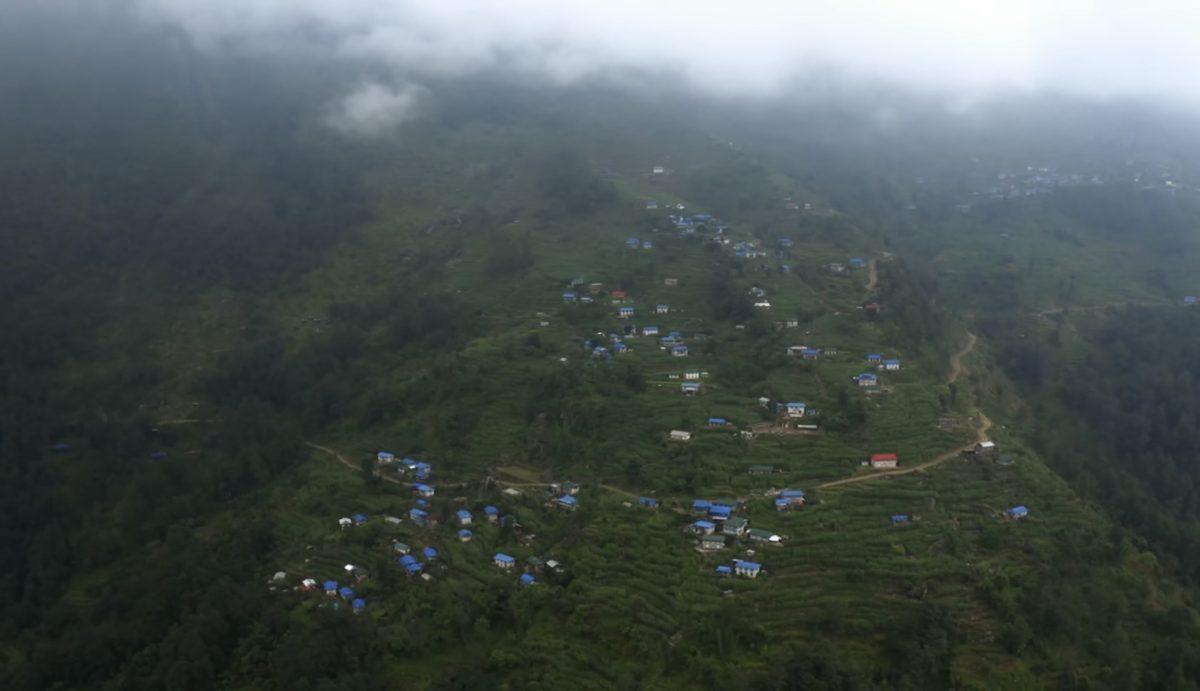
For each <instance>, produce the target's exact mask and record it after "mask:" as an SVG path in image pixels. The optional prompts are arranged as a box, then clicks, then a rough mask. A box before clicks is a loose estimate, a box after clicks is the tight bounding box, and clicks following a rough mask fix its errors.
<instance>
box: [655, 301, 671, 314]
mask: <svg viewBox="0 0 1200 691" xmlns="http://www.w3.org/2000/svg"><path fill="white" fill-rule="evenodd" d="M670 311H671V306H670V305H668V304H667V303H665V302H660V303H658V305H656V306H655V307H654V312H655V313H656V314H668V313H669V312H670Z"/></svg>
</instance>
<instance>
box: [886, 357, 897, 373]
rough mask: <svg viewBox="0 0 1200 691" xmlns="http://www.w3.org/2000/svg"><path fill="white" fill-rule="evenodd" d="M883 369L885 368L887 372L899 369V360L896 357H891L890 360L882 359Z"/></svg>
mask: <svg viewBox="0 0 1200 691" xmlns="http://www.w3.org/2000/svg"><path fill="white" fill-rule="evenodd" d="M883 369H885V370H887V371H889V372H898V371H900V360H899V359H897V358H892V359H890V360H884V361H883Z"/></svg>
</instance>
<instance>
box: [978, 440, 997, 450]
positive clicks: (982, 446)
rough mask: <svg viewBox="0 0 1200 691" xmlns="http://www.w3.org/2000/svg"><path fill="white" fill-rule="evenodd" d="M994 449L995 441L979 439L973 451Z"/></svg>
mask: <svg viewBox="0 0 1200 691" xmlns="http://www.w3.org/2000/svg"><path fill="white" fill-rule="evenodd" d="M995 451H996V442H994V441H981V442H979V443H978V444H976V445H975V453H993V452H995Z"/></svg>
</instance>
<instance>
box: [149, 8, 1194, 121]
mask: <svg viewBox="0 0 1200 691" xmlns="http://www.w3.org/2000/svg"><path fill="white" fill-rule="evenodd" d="M134 1H135V2H136V3H137V4H138V5H140V7H141V10H142V13H143V15H144V16H145V17H147V18H148V19H151V20H154V21H164V22H168V23H171V24H178V25H180V26H182V27H184V28H185V29H186V30H187V31H188V32H189V33H190V34H191V35H192V36H193V37H194V38H196V39H197V40H198V41H200V42H203V43H206V44H208V45H221V44H223V45H230V43H229V42H230V41H233V42H234V43H235V44H241V45H243V46H245V45H257V46H277V45H278V44H279V43H280V42H283V43H285V44H287V43H300V44H307V47H309V48H312V47H314V45H316V44H320V45H321V47H322V49H328V50H330V51H332V52H335V53H337V54H339V55H342V56H354V57H362V58H367V59H371V60H380V61H384V62H387V63H389V64H391V65H394V66H396V67H397V68H398V69H400V70H403V71H405V72H409V73H415V74H417V75H418V76H419V75H420V74H422V73H425V74H444V73H450V74H463V73H470V72H472V71H476V70H479V69H483V68H487V67H492V66H495V65H497V64H498V63H503V64H505V65H513V66H516V67H519V68H521V69H523V70H526V71H528V72H530V73H531V74H534V75H536V76H543V77H547V78H551V79H556V80H570V79H575V78H578V77H580V76H585V75H590V74H594V73H596V72H597V71H602V70H606V69H610V68H614V67H618V68H651V69H664V68H665V69H671V70H678V71H679V72H680V73H681V74H682V75H684V76H685V78H686V79H687V80H688V81H689V82H690V83H692V84H694V85H697V86H700V87H704V88H710V89H717V90H721V91H726V92H738V91H745V90H751V91H759V90H764V89H771V88H773V87H776V86H778V85H780V84H781V83H782V82H784V81H786V80H787V79H788V78H789V77H791V76H793V75H794V74H796V73H797V72H804V71H806V70H810V69H812V68H824V67H826V66H837V67H839V68H841V69H843V70H846V71H847V72H849V73H862V74H865V75H869V76H873V77H884V78H889V79H896V80H900V81H904V82H914V83H918V84H921V85H924V86H933V87H951V88H954V89H986V88H990V87H1019V88H1051V89H1058V90H1064V91H1069V92H1074V93H1079V94H1084V95H1100V96H1106V95H1120V96H1130V95H1132V96H1152V97H1158V96H1173V97H1177V98H1180V99H1183V100H1187V101H1191V102H1200V2H1197V1H1196V0H1172V1H1166V0H1139V1H1138V2H1129V1H1128V0H1121V1H1120V2H1106V1H1098V2H1097V1H1093V2H1089V1H1086V0H1049V1H1047V0H906V1H897V2H881V1H876V0H814V1H805V0H779V1H762V0H759V1H756V0H743V1H741V2H728V1H722V2H705V1H704V0H686V1H684V0H659V1H657V2H652V1H647V0H565V1H564V0H503V1H496V2H484V1H481V0H134Z"/></svg>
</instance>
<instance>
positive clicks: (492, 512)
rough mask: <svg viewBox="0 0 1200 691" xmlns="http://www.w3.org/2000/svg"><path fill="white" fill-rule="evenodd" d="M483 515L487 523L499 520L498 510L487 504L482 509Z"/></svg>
mask: <svg viewBox="0 0 1200 691" xmlns="http://www.w3.org/2000/svg"><path fill="white" fill-rule="evenodd" d="M483 515H485V516H487V520H488V523H495V522H496V521H498V520H500V509H498V508H496V507H494V506H492V505H491V504H488V505H487V506H485V507H483Z"/></svg>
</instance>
